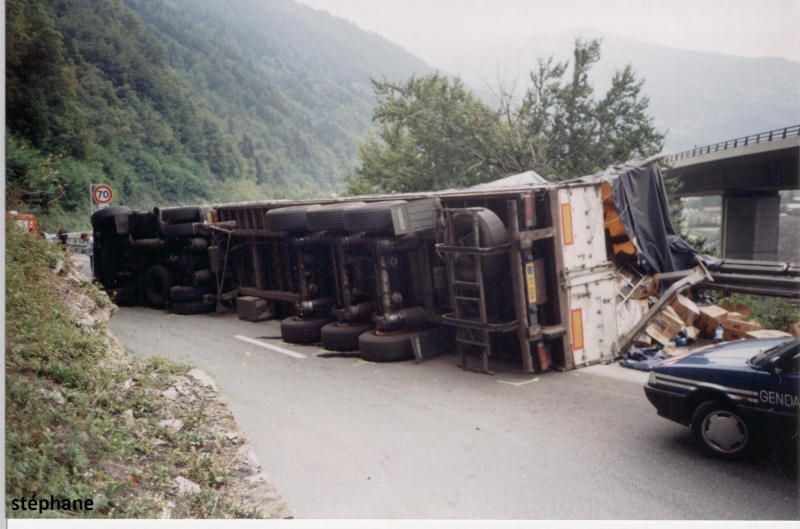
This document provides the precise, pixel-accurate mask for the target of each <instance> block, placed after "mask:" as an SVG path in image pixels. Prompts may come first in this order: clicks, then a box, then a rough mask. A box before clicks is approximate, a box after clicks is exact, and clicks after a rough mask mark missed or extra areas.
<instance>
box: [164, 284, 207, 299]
mask: <svg viewBox="0 0 800 529" xmlns="http://www.w3.org/2000/svg"><path fill="white" fill-rule="evenodd" d="M210 293H211V289H209V288H208V287H207V286H202V287H189V286H176V287H172V288H171V289H169V297H170V299H171V300H172V301H173V302H182V301H201V300H202V299H203V296H205V295H206V294H210Z"/></svg>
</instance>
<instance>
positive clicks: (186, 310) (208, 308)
mask: <svg viewBox="0 0 800 529" xmlns="http://www.w3.org/2000/svg"><path fill="white" fill-rule="evenodd" d="M213 311H214V305H206V304H205V303H203V302H202V301H178V302H175V303H173V304H172V313H173V314H179V315H181V316H189V315H192V314H206V313H209V312H213Z"/></svg>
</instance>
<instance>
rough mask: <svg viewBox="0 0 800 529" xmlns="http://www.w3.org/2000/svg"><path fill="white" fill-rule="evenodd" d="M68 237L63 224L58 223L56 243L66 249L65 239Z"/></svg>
mask: <svg viewBox="0 0 800 529" xmlns="http://www.w3.org/2000/svg"><path fill="white" fill-rule="evenodd" d="M68 238H69V235H68V234H67V230H65V229H64V225H63V224H59V225H58V244H59V246H61V248H63V249H64V250H66V249H67V239H68Z"/></svg>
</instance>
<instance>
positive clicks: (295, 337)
mask: <svg viewBox="0 0 800 529" xmlns="http://www.w3.org/2000/svg"><path fill="white" fill-rule="evenodd" d="M330 321H331V319H330V318H300V317H298V316H292V317H290V318H286V319H285V320H283V321H282V322H281V338H282V339H283V341H284V342H286V343H317V342H319V341H320V339H321V334H320V333H321V330H322V327H324V326H325V325H327V324H328V323H330Z"/></svg>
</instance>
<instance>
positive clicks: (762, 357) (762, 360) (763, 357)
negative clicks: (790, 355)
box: [750, 338, 800, 367]
mask: <svg viewBox="0 0 800 529" xmlns="http://www.w3.org/2000/svg"><path fill="white" fill-rule="evenodd" d="M798 342H800V338H795V339H794V340H789V341H787V342H783V343H779V344H778V345H776V346H774V347H770V348H769V349H765V350H763V351H761V352H760V353H758V354H757V355H755V356H754V357H753V358H751V359H750V364H751V365H753V366H755V367H761V366H763V365H764V364H766V363H767V361H768V360H769V359H770V357H772V356H773V355H776V354H780V353H781V352H783V351H785V350H786V349H788V348H790V347H792V346H795V345H797V343H798Z"/></svg>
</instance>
